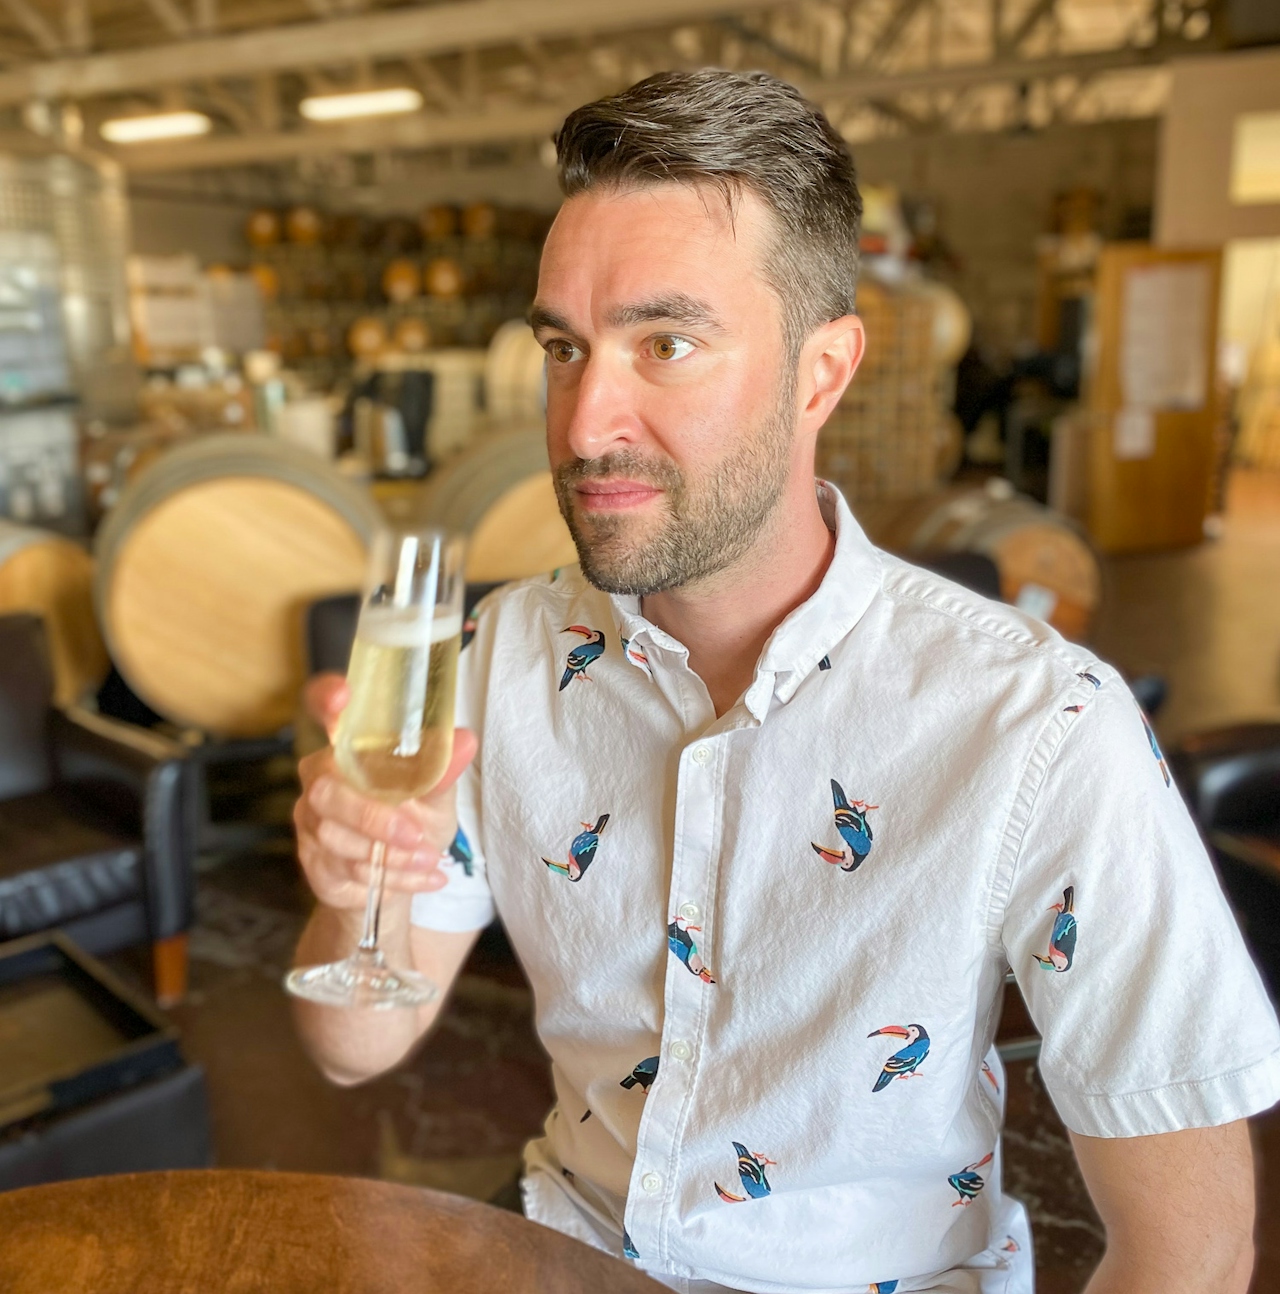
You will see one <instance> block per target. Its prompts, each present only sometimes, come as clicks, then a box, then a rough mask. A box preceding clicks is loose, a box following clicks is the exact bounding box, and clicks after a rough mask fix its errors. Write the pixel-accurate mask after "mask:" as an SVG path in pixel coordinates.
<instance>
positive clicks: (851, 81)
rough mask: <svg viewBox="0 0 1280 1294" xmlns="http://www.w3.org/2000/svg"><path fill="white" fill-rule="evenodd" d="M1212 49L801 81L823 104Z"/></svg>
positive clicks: (1117, 66) (1136, 51)
mask: <svg viewBox="0 0 1280 1294" xmlns="http://www.w3.org/2000/svg"><path fill="white" fill-rule="evenodd" d="M1214 52H1216V51H1215V50H1213V49H1211V48H1205V42H1200V43H1199V44H1194V45H1193V44H1192V43H1191V42H1189V41H1188V42H1186V43H1183V42H1178V44H1177V45H1176V46H1172V47H1170V46H1162V47H1160V48H1153V49H1144V48H1140V47H1133V46H1130V47H1125V48H1121V49H1111V50H1101V51H1099V52H1098V53H1096V54H1062V55H1058V56H1055V57H1052V58H1026V59H996V60H994V61H993V62H990V63H955V64H950V65H948V66H945V67H931V68H921V69H919V70H918V71H911V72H896V73H891V74H890V73H886V74H882V75H876V76H865V75H858V74H857V73H853V74H850V75H848V76H842V77H834V78H831V79H829V80H824V81H810V82H805V83H803V84H800V85H799V88H800V89H801V90H803V91H804V93H805V94H806V95H808V96H809V97H810V98H812V99H814V100H816V101H818V102H820V103H821V102H825V101H827V100H829V99H837V98H839V99H843V100H844V101H845V102H866V101H867V100H870V99H879V98H884V97H885V96H886V95H891V94H896V93H899V92H901V91H903V90H939V89H960V88H963V87H967V86H974V85H996V84H999V83H1000V82H1002V81H1010V82H1013V83H1015V84H1021V83H1023V82H1027V81H1038V80H1043V79H1045V78H1047V77H1058V76H1096V75H1098V74H1099V73H1100V72H1115V71H1120V70H1122V69H1124V68H1130V67H1160V66H1162V65H1163V64H1164V63H1165V62H1167V61H1168V60H1169V59H1170V58H1172V57H1174V56H1175V55H1176V56H1178V57H1183V56H1186V55H1192V54H1210V53H1214Z"/></svg>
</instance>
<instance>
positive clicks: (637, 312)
mask: <svg viewBox="0 0 1280 1294" xmlns="http://www.w3.org/2000/svg"><path fill="white" fill-rule="evenodd" d="M606 320H607V322H608V323H610V324H612V325H613V326H614V327H615V328H628V327H630V326H632V325H633V324H638V323H668V322H669V323H674V324H681V325H683V326H684V327H686V328H710V329H711V330H712V331H714V332H724V330H725V328H724V324H722V323H721V322H720V318H719V316H718V315H717V314H716V312H715V311H714V310H712V308H711V307H710V306H709V305H707V303H706V302H705V301H699V300H698V299H697V298H696V297H691V296H686V295H685V294H684V293H683V292H673V293H672V294H671V295H670V296H663V297H654V298H653V299H652V300H651V301H637V302H633V303H632V304H630V305H624V306H617V307H615V308H614V309H613V310H610V311H609V313H608V315H607V316H606Z"/></svg>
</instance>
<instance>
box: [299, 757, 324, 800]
mask: <svg viewBox="0 0 1280 1294" xmlns="http://www.w3.org/2000/svg"><path fill="white" fill-rule="evenodd" d="M332 771H333V751H332V750H331V749H330V748H329V747H328V746H326V747H324V749H322V750H316V751H313V752H312V753H311V754H310V755H304V756H303V757H302V758H301V759H300V760H298V781H299V782H301V783H302V790H303V795H304V798H305V795H306V792H307V791H308V790H310V788H311V784H312V782H314V781H315V780H316V778H317V777H320V776H322V775H323V774H325V773H331V772H332Z"/></svg>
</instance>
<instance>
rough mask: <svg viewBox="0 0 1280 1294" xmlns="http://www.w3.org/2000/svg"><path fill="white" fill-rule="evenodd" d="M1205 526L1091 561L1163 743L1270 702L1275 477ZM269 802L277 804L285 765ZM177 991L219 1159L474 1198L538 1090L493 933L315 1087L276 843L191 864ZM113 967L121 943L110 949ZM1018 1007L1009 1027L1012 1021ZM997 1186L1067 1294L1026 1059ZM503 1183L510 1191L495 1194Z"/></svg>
mask: <svg viewBox="0 0 1280 1294" xmlns="http://www.w3.org/2000/svg"><path fill="white" fill-rule="evenodd" d="M1230 498H1231V507H1230V509H1229V513H1228V516H1227V518H1226V520H1225V523H1224V527H1223V533H1222V535H1221V537H1220V538H1219V539H1217V540H1215V541H1212V542H1209V543H1206V544H1205V545H1203V546H1201V547H1199V548H1197V549H1195V550H1192V551H1188V552H1181V553H1172V554H1162V555H1158V556H1143V557H1128V558H1123V559H1115V560H1111V561H1109V562H1108V563H1107V593H1108V598H1107V603H1106V606H1105V608H1104V610H1103V612H1102V615H1101V618H1100V620H1099V623H1098V624H1097V626H1096V632H1095V639H1096V642H1097V644H1098V647H1099V649H1100V654H1101V655H1103V656H1104V657H1105V658H1107V659H1109V660H1111V661H1113V662H1114V663H1115V664H1116V665H1118V666H1119V667H1120V668H1122V669H1123V670H1124V671H1125V672H1126V673H1128V674H1130V675H1136V674H1140V673H1147V672H1159V673H1162V674H1164V675H1165V676H1166V677H1167V679H1168V680H1169V683H1170V697H1169V701H1168V705H1167V708H1166V710H1165V711H1164V713H1163V714H1162V716H1161V721H1160V724H1159V727H1160V729H1161V733H1162V736H1163V737H1164V738H1165V739H1166V740H1170V739H1173V738H1176V737H1177V736H1179V735H1180V734H1182V733H1184V732H1187V731H1190V730H1193V729H1197V728H1203V727H1207V726H1210V725H1215V724H1219V723H1223V722H1226V721H1228V720H1234V719H1244V718H1259V717H1268V716H1269V717H1276V716H1280V674H1278V666H1280V477H1276V476H1273V477H1270V478H1266V477H1262V476H1256V475H1250V476H1244V475H1239V476H1237V478H1236V479H1235V480H1234V481H1233V483H1232V488H1231V492H1230ZM277 772H278V773H279V775H280V777H281V781H280V784H279V787H278V790H277V794H276V802H275V810H276V812H277V814H278V815H280V816H282V817H283V815H285V814H287V808H288V803H289V801H290V798H291V795H292V789H291V787H290V785H289V783H288V775H289V769H288V766H287V765H285V766H283V767H282V768H280V769H278V770H277ZM202 867H203V871H202V877H201V886H200V905H199V921H198V925H197V927H196V929H195V931H194V933H193V939H192V957H193V967H192V972H193V977H192V991H191V995H190V997H189V999H188V1001H187V1002H186V1003H185V1004H184V1005H183V1006H182V1007H181V1008H180V1009H178V1010H177V1011H176V1012H175V1013H174V1015H175V1018H176V1020H177V1021H178V1023H179V1024H180V1026H181V1028H182V1032H183V1038H184V1046H185V1048H186V1051H187V1054H188V1056H189V1057H190V1058H191V1059H193V1060H196V1061H198V1062H200V1063H201V1064H203V1065H204V1066H205V1067H206V1069H207V1071H208V1075H209V1080H210V1092H211V1099H212V1103H213V1124H214V1137H215V1143H216V1150H217V1158H218V1162H219V1163H220V1164H222V1165H224V1166H236V1167H259V1168H279V1169H293V1170H302V1171H312V1172H336V1173H355V1174H363V1175H369V1176H381V1177H384V1178H387V1179H389V1180H395V1181H403V1182H418V1183H421V1184H424V1185H431V1186H436V1187H440V1188H443V1189H451V1190H455V1191H458V1192H460V1193H466V1194H471V1195H473V1196H475V1197H477V1198H492V1197H493V1196H494V1194H495V1192H497V1191H498V1188H499V1187H500V1186H501V1185H502V1184H503V1183H504V1182H508V1181H509V1180H510V1179H511V1177H512V1176H513V1174H514V1171H515V1168H516V1165H517V1161H518V1156H519V1151H520V1147H521V1145H522V1144H523V1142H524V1141H525V1140H526V1139H527V1138H528V1137H529V1136H530V1135H531V1134H533V1133H535V1132H536V1131H537V1130H538V1128H539V1126H540V1124H541V1122H542V1119H543V1117H544V1116H545V1113H546V1111H547V1109H548V1107H549V1104H550V1100H551V1089H550V1084H549V1081H548V1075H547V1072H546V1063H545V1059H544V1057H543V1054H542V1052H541V1049H540V1047H539V1045H538V1042H537V1040H536V1038H535V1037H534V1035H533V1032H532V1028H531V1023H530V1001H529V994H528V991H527V989H526V988H525V986H524V984H523V981H522V979H521V977H520V972H519V969H518V967H516V965H515V963H514V960H513V959H512V957H511V955H510V952H509V950H508V949H507V948H506V947H505V943H504V941H502V940H501V939H500V938H493V937H490V938H486V940H485V941H484V942H482V944H481V945H480V947H479V948H478V949H477V951H476V954H475V955H474V956H473V958H472V960H471V962H470V963H469V965H468V967H467V968H466V972H465V974H464V976H463V978H462V980H461V983H460V985H459V989H458V992H457V993H456V995H455V997H454V999H453V1001H452V1002H451V1003H450V1005H449V1006H448V1008H447V1010H446V1012H445V1015H444V1017H443V1020H442V1023H441V1025H440V1027H439V1029H438V1031H437V1033H436V1034H435V1035H434V1036H433V1038H432V1039H431V1040H430V1042H429V1043H428V1044H427V1045H426V1046H425V1047H424V1048H423V1049H422V1050H421V1051H420V1052H419V1053H418V1054H417V1055H416V1056H415V1057H413V1058H412V1059H411V1060H410V1061H409V1062H407V1063H406V1064H405V1065H404V1066H403V1067H402V1069H401V1070H399V1071H398V1072H397V1073H394V1074H392V1075H389V1076H387V1077H384V1078H382V1079H380V1080H378V1081H377V1082H374V1083H371V1084H369V1085H367V1086H365V1087H361V1088H357V1089H349V1090H341V1089H338V1088H335V1087H332V1086H331V1085H329V1084H328V1083H326V1082H325V1081H324V1080H323V1079H322V1078H320V1076H319V1075H318V1074H317V1073H316V1072H315V1071H314V1069H313V1068H312V1067H311V1065H310V1064H309V1062H308V1061H307V1059H306V1058H305V1056H304V1055H303V1054H302V1052H301V1050H300V1048H299V1047H298V1045H297V1043H296V1041H295V1040H294V1037H293V1033H292V1030H291V1027H290V1022H289V1014H288V1006H287V1004H286V1001H285V998H284V995H283V993H282V992H281V990H280V987H279V982H280V977H281V975H282V973H283V972H284V970H285V968H286V966H287V964H288V959H289V955H290V952H291V950H292V946H293V943H294V940H295V939H296V937H297V933H298V931H299V929H300V928H301V924H302V921H303V920H304V914H305V912H306V909H307V895H306V892H305V889H304V887H303V886H302V884H301V882H300V880H299V878H298V875H297V871H296V867H295V864H294V862H293V859H292V852H291V846H290V843H289V841H288V840H287V839H278V840H277V841H275V842H274V843H269V844H268V845H266V846H263V847H260V848H258V849H256V850H253V851H249V852H245V853H241V854H236V855H230V856H223V857H219V858H207V859H205V860H204V861H203V864H202ZM118 960H119V961H120V963H121V966H122V967H123V968H125V969H128V967H129V966H130V964H131V963H130V962H129V959H128V958H122V959H118ZM1018 1009H1019V1003H1018V1002H1017V1001H1016V1000H1015V1001H1012V1002H1010V1003H1009V1004H1008V1014H1007V1028H1008V1031H1009V1032H1011V1033H1018V1032H1020V1031H1021V1028H1020V1023H1019V1020H1018V1018H1017V1016H1018ZM1256 1132H1257V1138H1258V1145H1259V1148H1260V1151H1261V1162H1262V1196H1261V1200H1262V1204H1261V1226H1260V1242H1261V1252H1260V1260H1259V1272H1258V1276H1257V1279H1256V1281H1255V1284H1254V1290H1255V1294H1280V1115H1272V1116H1269V1117H1264V1118H1262V1119H1259V1120H1257V1121H1256ZM1006 1165H1007V1167H1006V1172H1007V1186H1008V1188H1009V1189H1010V1190H1012V1191H1013V1192H1014V1193H1015V1194H1017V1195H1019V1196H1020V1197H1021V1198H1023V1199H1024V1200H1025V1201H1026V1202H1027V1204H1028V1206H1029V1208H1030V1211H1031V1214H1032V1219H1033V1226H1034V1229H1035V1239H1036V1259H1037V1270H1038V1279H1039V1288H1040V1291H1041V1294H1076V1291H1079V1290H1081V1289H1083V1287H1084V1284H1085V1283H1086V1281H1087V1279H1088V1275H1089V1272H1090V1271H1091V1270H1092V1267H1093V1265H1094V1264H1095V1263H1096V1261H1097V1259H1098V1256H1099V1254H1100V1253H1101V1250H1102V1244H1103V1234H1102V1229H1101V1226H1100V1224H1099V1223H1098V1220H1097V1217H1096V1215H1095V1214H1094V1213H1093V1210H1092V1208H1091V1207H1090V1204H1089V1201H1088V1196H1087V1193H1086V1191H1085V1189H1084V1186H1083V1184H1082V1182H1081V1181H1080V1178H1079V1175H1078V1173H1077V1172H1076V1170H1075V1166H1074V1162H1073V1160H1072V1157H1071V1153H1070V1148H1069V1144H1068V1142H1067V1139H1066V1134H1065V1130H1064V1129H1063V1127H1062V1125H1061V1123H1060V1122H1059V1121H1058V1119H1057V1117H1056V1115H1055V1114H1054V1112H1053V1109H1052V1107H1051V1105H1050V1103H1049V1101H1048V1098H1047V1096H1046V1094H1045V1092H1044V1090H1043V1088H1042V1086H1041V1085H1040V1083H1039V1081H1038V1076H1037V1074H1036V1070H1035V1067H1034V1065H1033V1064H1031V1063H1023V1064H1019V1065H1014V1066H1011V1067H1010V1075H1009V1120H1008V1128H1007V1133H1006ZM508 1198H509V1197H508Z"/></svg>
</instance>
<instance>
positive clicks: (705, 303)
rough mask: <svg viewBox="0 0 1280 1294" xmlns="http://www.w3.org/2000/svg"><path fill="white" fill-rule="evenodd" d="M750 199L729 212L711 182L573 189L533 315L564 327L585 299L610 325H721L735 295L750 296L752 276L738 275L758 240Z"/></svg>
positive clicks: (551, 242)
mask: <svg viewBox="0 0 1280 1294" xmlns="http://www.w3.org/2000/svg"><path fill="white" fill-rule="evenodd" d="M752 202H754V203H756V204H757V205H759V204H758V200H757V199H751V200H750V201H749V202H747V203H746V204H740V205H739V206H738V207H737V210H736V212H735V213H734V214H733V215H731V213H730V211H729V208H728V206H727V205H726V202H725V199H724V196H723V195H722V194H720V193H719V192H718V191H717V190H715V189H714V188H713V187H712V186H699V188H697V189H695V188H694V186H692V185H685V184H658V185H651V186H646V187H644V188H637V189H627V190H614V189H606V190H604V191H602V192H596V191H595V190H592V191H590V192H587V193H583V194H576V195H575V196H574V197H572V198H570V199H569V200H568V201H567V202H566V203H565V205H564V207H563V208H561V212H560V215H559V216H557V218H556V223H555V226H554V227H553V230H552V233H551V236H550V237H549V238H548V240H547V245H546V248H545V249H544V252H543V260H542V272H541V274H540V276H539V284H538V299H537V302H536V303H535V306H534V309H533V310H532V311H531V313H530V321H531V322H532V323H533V325H534V327H539V326H543V327H563V328H568V327H569V326H570V325H571V323H572V322H574V321H573V320H571V319H570V318H569V316H570V315H572V314H578V313H580V312H581V311H582V309H583V307H584V305H586V304H587V302H588V301H589V303H590V304H589V307H588V308H589V309H590V311H591V313H592V315H593V316H594V317H595V319H596V320H597V321H598V322H600V323H603V324H606V325H609V326H613V327H628V326H632V325H634V324H637V323H643V322H647V321H650V320H668V321H673V322H677V323H681V324H683V325H685V326H687V327H701V328H707V329H712V330H723V329H724V328H725V325H726V312H728V313H732V312H733V299H734V298H737V297H739V296H742V295H744V293H745V295H748V296H753V295H754V292H753V291H752V285H753V283H754V282H756V281H758V275H757V274H756V273H754V272H748V273H746V274H745V275H744V273H743V270H744V265H743V258H744V257H750V258H752V260H755V253H756V250H757V247H756V245H757V243H758V233H757V228H756V225H757V222H758V218H759V217H758V213H757V212H756V211H755V210H754V209H753V208H752V205H751V203H752ZM752 268H753V269H754V266H753V267H752ZM581 322H585V320H583V321H581Z"/></svg>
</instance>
